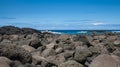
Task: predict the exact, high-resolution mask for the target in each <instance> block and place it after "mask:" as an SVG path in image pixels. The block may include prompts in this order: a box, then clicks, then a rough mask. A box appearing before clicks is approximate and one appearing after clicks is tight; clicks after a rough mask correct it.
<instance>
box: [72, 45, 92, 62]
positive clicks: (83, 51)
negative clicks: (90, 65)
mask: <svg viewBox="0 0 120 67" xmlns="http://www.w3.org/2000/svg"><path fill="white" fill-rule="evenodd" d="M91 54H92V53H91V52H90V50H89V49H88V48H86V47H83V46H78V47H76V49H75V54H74V60H76V61H78V62H84V61H85V60H86V59H87V57H88V56H91Z"/></svg>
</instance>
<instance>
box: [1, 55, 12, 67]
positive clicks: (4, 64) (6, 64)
mask: <svg viewBox="0 0 120 67" xmlns="http://www.w3.org/2000/svg"><path fill="white" fill-rule="evenodd" d="M11 63H12V61H11V60H10V59H8V58H6V57H2V56H1V57H0V67H10V65H11Z"/></svg>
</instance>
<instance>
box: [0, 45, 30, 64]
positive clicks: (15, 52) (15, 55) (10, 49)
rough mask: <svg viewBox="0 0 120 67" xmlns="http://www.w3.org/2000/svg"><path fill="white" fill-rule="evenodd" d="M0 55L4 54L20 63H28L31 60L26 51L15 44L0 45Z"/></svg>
mask: <svg viewBox="0 0 120 67" xmlns="http://www.w3.org/2000/svg"><path fill="white" fill-rule="evenodd" d="M0 56H6V57H8V58H10V59H11V60H19V61H21V62H22V63H27V62H28V63H29V62H31V60H32V57H31V54H30V53H29V52H28V51H26V50H25V49H23V48H22V47H19V46H16V45H0Z"/></svg>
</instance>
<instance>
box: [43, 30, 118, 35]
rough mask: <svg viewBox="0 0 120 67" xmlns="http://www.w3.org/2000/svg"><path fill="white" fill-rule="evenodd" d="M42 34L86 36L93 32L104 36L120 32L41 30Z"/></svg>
mask: <svg viewBox="0 0 120 67" xmlns="http://www.w3.org/2000/svg"><path fill="white" fill-rule="evenodd" d="M42 32H50V33H54V34H81V35H83V34H87V35H90V34H92V33H93V32H95V33H97V34H104V33H109V32H112V33H120V30H42Z"/></svg>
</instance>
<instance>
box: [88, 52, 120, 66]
mask: <svg viewBox="0 0 120 67" xmlns="http://www.w3.org/2000/svg"><path fill="white" fill-rule="evenodd" d="M89 67H120V57H118V56H115V55H108V54H102V55H99V56H98V57H96V58H95V59H93V61H92V62H91V64H90V65H89Z"/></svg>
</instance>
